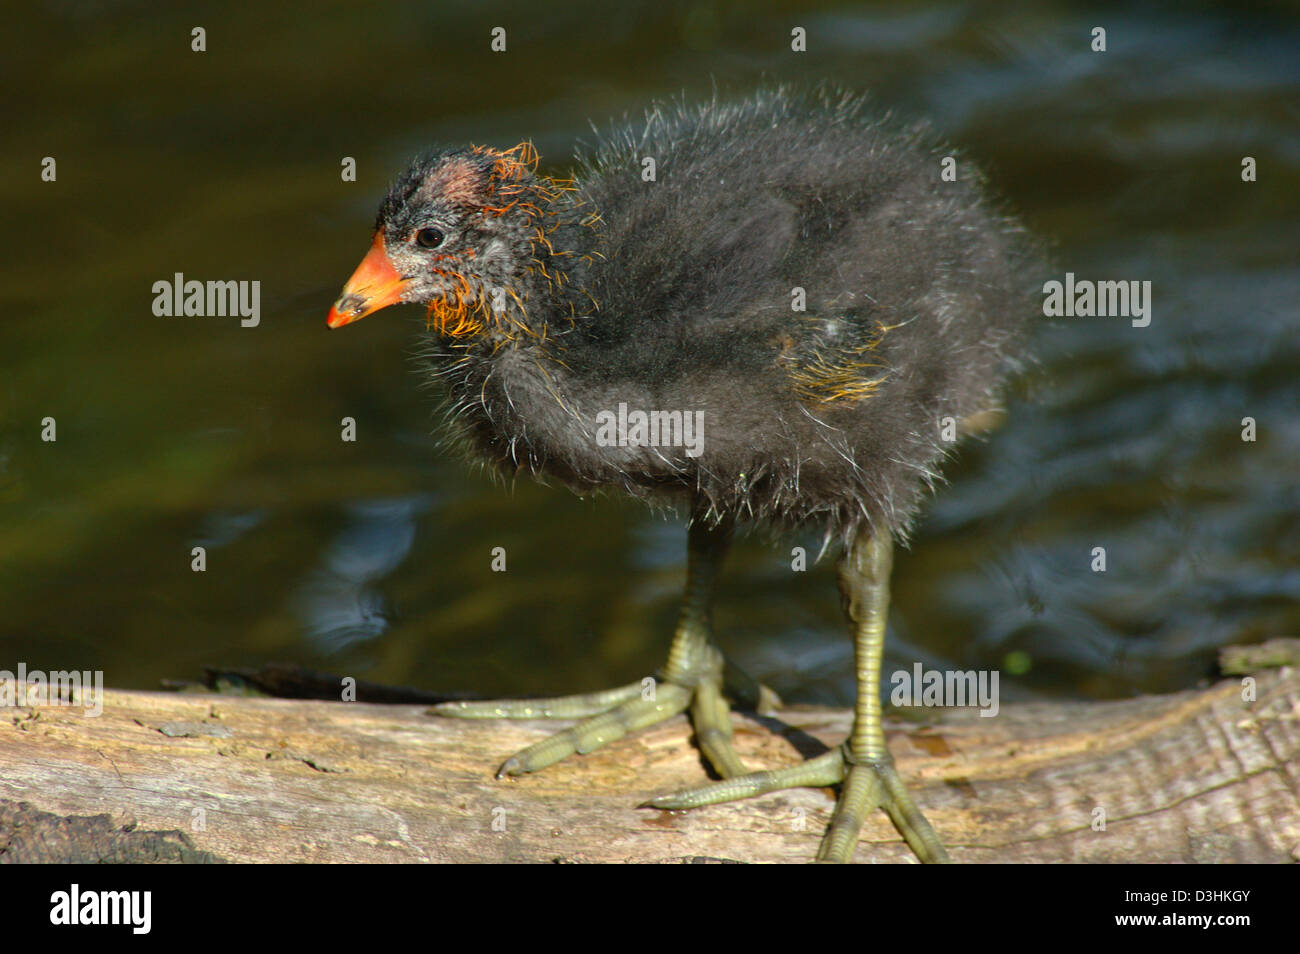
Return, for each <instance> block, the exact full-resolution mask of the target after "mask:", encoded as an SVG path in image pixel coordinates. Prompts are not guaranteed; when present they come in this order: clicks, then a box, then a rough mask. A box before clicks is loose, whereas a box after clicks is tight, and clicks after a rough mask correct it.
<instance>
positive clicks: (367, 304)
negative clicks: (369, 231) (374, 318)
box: [326, 232, 407, 328]
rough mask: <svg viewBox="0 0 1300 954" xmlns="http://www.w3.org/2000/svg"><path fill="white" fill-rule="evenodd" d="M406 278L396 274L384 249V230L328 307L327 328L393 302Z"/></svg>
mask: <svg viewBox="0 0 1300 954" xmlns="http://www.w3.org/2000/svg"><path fill="white" fill-rule="evenodd" d="M406 281H407V280H406V279H405V278H403V277H402V276H401V275H399V274H397V269H395V268H393V263H392V262H390V261H389V260H388V252H387V251H386V250H385V249H384V233H383V232H379V233H377V234H376V235H375V240H374V242H373V243H371V246H370V251H369V252H367V253H366V257H365V258H363V259H362V260H361V264H360V265H358V266H357V270H356V271H355V272H353V273H352V277H351V278H349V279H348V283H347V284H346V285H344V286H343V294H342V295H340V296H339V300H338V301H336V302H335V303H334V307H333V308H331V309H330V314H329V318H328V319H326V323H327V324H328V325H329V326H330V327H331V328H342V327H343V326H344V325H350V324H352V322H354V321H357V320H359V319H361V318H364V317H366V315H368V314H370V313H371V312H373V311H378V310H379V309H380V308H387V307H388V306H389V305H395V304H397V302H398V301H399V300H401V297H402V286H403V285H405V284H406Z"/></svg>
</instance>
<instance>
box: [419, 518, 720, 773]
mask: <svg viewBox="0 0 1300 954" xmlns="http://www.w3.org/2000/svg"><path fill="white" fill-rule="evenodd" d="M730 542H731V530H730V528H729V527H720V528H716V529H708V528H706V527H705V526H704V525H703V524H702V523H700V522H697V523H695V524H692V526H691V529H690V535H689V541H688V560H687V571H686V592H685V595H684V597H683V599H682V610H681V615H680V616H679V618H678V622H677V629H676V632H675V633H674V635H673V643H672V647H671V649H670V650H669V652H668V663H667V665H666V666H665V667H664V673H663V675H664V678H663V679H662V680H660V681H658V682H651V681H647V682H646V683H644V684H643V683H640V682H635V683H631V684H630V685H626V686H620V687H619V688H617V689H610V690H608V691H606V692H596V693H590V694H587V695H577V696H563V697H560V698H557V699H502V700H495V701H490V702H447V703H442V704H440V705H437V706H434V707H433V711H434V712H436V713H437V714H439V715H444V716H452V717H456V718H461V719H501V718H505V719H582V720H583V721H581V722H579V723H578V724H577V725H575V726H574V727H573V728H571V729H565V730H563V731H561V732H557V733H556V734H554V735H552V736H550V737H549V738H546V739H543V740H542V741H541V742H538V743H536V744H535V745H530V746H529V747H528V748H526V749H524V750H523V751H522V752H519V753H517V754H516V755H514V756H512V757H510V758H509V759H507V760H506V761H505V763H504V764H503V765H502V766H501V769H500V770H499V771H498V772H497V777H498V778H500V777H502V776H505V775H522V774H524V773H526V772H536V771H538V770H539V769H543V768H546V766H548V765H553V764H554V763H556V762H558V761H560V760H561V759H563V758H566V757H568V756H570V755H573V754H574V753H575V752H577V753H586V752H591V751H593V750H595V749H598V748H600V747H601V746H602V745H605V744H607V743H609V742H613V741H614V740H615V739H620V738H622V737H623V736H624V735H626V734H627V733H629V732H633V731H635V730H637V729H644V728H646V727H648V726H651V725H654V724H656V723H658V722H663V721H665V720H667V719H670V718H672V717H673V716H675V715H677V714H678V713H679V712H684V711H685V710H686V709H688V708H689V709H690V710H691V718H692V721H693V723H694V725H695V733H696V737H697V739H698V740H699V744H700V748H701V749H702V750H703V752H704V754H705V756H706V757H707V758H708V760H709V762H710V763H711V764H712V765H713V767H714V768H715V769H716V770H717V771H718V773H719V774H720V775H722V776H723V777H724V778H725V777H728V776H731V775H739V774H743V773H744V771H745V767H744V765H743V764H741V761H740V759H739V757H737V755H736V752H735V750H734V749H733V748H732V745H731V719H730V717H729V715H728V711H727V701H726V699H725V698H724V696H723V688H722V687H723V668H724V666H723V658H722V653H721V651H720V650H719V649H718V648H717V647H716V646H715V645H713V590H714V583H715V581H716V579H717V572H718V569H719V567H720V566H721V563H722V559H723V557H724V556H725V554H726V552H727V547H728V545H729V544H730Z"/></svg>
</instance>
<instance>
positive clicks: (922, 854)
mask: <svg viewBox="0 0 1300 954" xmlns="http://www.w3.org/2000/svg"><path fill="white" fill-rule="evenodd" d="M892 562H893V553H892V542H891V540H890V537H889V535H888V534H887V533H885V532H881V533H876V534H868V533H860V534H858V535H857V536H856V537H855V538H854V540H853V542H852V543H851V544H850V545H849V547H848V549H847V550H846V551H845V553H844V556H843V557H841V559H840V563H839V583H840V594H841V596H842V598H843V602H844V611H845V613H846V614H847V615H848V617H849V622H850V623H851V624H852V626H853V650H854V663H855V668H856V672H857V683H858V698H857V703H856V705H855V706H854V711H853V728H852V730H851V731H850V733H849V737H848V740H847V741H845V742H844V744H843V745H841V746H840V747H839V748H837V749H834V750H832V751H830V752H827V753H826V754H825V755H822V756H818V757H817V758H815V759H810V760H808V761H807V762H804V763H802V764H801V765H795V766H792V767H790V768H786V769H778V770H775V771H769V772H754V773H752V774H750V775H741V776H737V777H734V778H727V779H724V780H723V781H721V782H715V783H714V784H712V785H706V786H703V787H701V788H695V789H688V790H686V791H683V792H675V793H673V794H671V795H664V796H661V797H659V798H656V799H652V800H651V801H649V802H647V803H646V804H647V805H649V806H652V807H654V808H670V809H679V808H695V807H698V806H700V805H712V804H716V803H718V802H727V801H733V800H735V799H738V798H750V797H752V796H754V795H763V794H766V793H767V792H773V791H777V790H779V789H783V788H799V787H804V786H817V787H820V786H824V785H833V784H835V783H836V782H843V783H844V786H843V789H842V790H841V792H840V798H839V801H838V802H837V803H836V805H835V814H834V815H833V816H832V818H831V824H830V828H829V829H828V830H827V832H826V835H825V837H824V838H823V839H822V843H821V848H820V849H819V850H818V852H817V860H818V861H828V862H846V861H848V860H849V859H850V858H851V857H852V855H853V849H854V848H855V847H856V845H857V842H858V833H859V831H860V830H861V828H862V822H863V820H864V819H865V818H866V816H867V813H868V812H870V811H872V810H873V809H875V808H883V809H884V810H885V811H886V812H887V813H888V814H889V817H890V818H891V819H892V820H893V822H894V826H895V827H896V828H897V829H898V830H899V832H900V833H901V834H902V836H903V837H904V838H905V839H906V840H907V843H908V844H909V845H910V846H911V848H912V850H913V851H914V852H916V855H917V857H918V858H920V859H921V860H922V861H925V862H947V861H948V860H949V859H948V853H947V852H946V851H945V850H944V847H943V845H942V844H941V843H940V842H939V838H938V836H937V835H936V834H935V833H934V829H933V828H931V827H930V823H929V822H928V821H926V818H925V816H924V815H922V814H921V811H920V809H918V808H917V807H916V803H915V802H914V801H912V796H911V795H910V794H909V793H908V791H907V789H906V788H905V787H904V785H903V781H902V779H901V778H899V775H898V771H897V770H896V769H895V768H894V760H893V758H892V757H891V756H890V754H889V749H888V748H887V747H886V746H885V733H884V727H883V722H882V713H881V704H880V665H881V658H882V655H883V652H884V646H885V619H886V617H887V616H888V614H889V571H890V567H891V565H892Z"/></svg>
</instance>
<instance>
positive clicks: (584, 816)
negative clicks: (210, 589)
mask: <svg viewBox="0 0 1300 954" xmlns="http://www.w3.org/2000/svg"><path fill="white" fill-rule="evenodd" d="M1252 678H1254V680H1255V683H1254V686H1255V697H1254V699H1253V700H1251V699H1246V700H1244V699H1243V682H1242V679H1240V678H1238V679H1229V680H1225V681H1223V682H1220V683H1218V684H1216V685H1214V686H1212V687H1210V688H1208V689H1205V690H1200V691H1189V692H1182V693H1176V694H1173V695H1168V696H1154V697H1142V698H1137V699H1131V700H1124V701H1117V702H1090V703H1084V702H1052V703H1030V704H1020V705H1005V706H1003V707H1002V710H1001V712H1000V713H999V715H998V716H997V717H996V718H982V717H980V715H979V713H978V711H977V710H951V709H949V710H938V709H929V710H908V712H912V713H915V712H918V711H920V712H921V713H922V714H923V716H924V721H918V720H917V719H915V718H913V719H910V720H905V719H903V718H900V717H898V715H897V714H896V713H895V714H893V715H891V718H890V721H889V725H888V733H887V734H888V739H889V745H890V748H891V750H892V751H893V753H894V757H895V759H896V760H897V763H898V768H899V771H900V773H901V774H902V776H903V778H904V780H905V781H907V783H908V784H909V785H911V786H912V791H913V794H914V796H915V797H916V800H917V803H918V804H919V805H920V806H921V807H922V809H923V810H924V811H925V812H926V814H927V815H928V817H929V818H930V821H931V822H932V823H933V825H934V827H935V829H936V830H937V831H938V832H939V834H940V836H941V837H942V838H943V840H944V841H945V843H946V844H947V846H948V849H949V851H950V853H951V854H952V857H953V860H954V861H957V862H1047V861H1050V862H1065V861H1072V862H1224V861H1237V862H1285V861H1293V860H1296V859H1300V671H1297V670H1295V669H1293V668H1283V669H1280V670H1273V671H1267V672H1262V673H1260V674H1258V675H1257V676H1256V677H1252ZM1247 695H1248V694H1247ZM0 711H2V712H3V716H4V718H3V723H2V724H0V861H9V862H16V861H69V860H73V861H99V860H106V861H138V860H145V861H229V862H257V861H279V862H549V861H565V862H628V861H633V862H681V861H699V860H734V861H749V862H759V861H770V862H779V861H787V862H805V861H808V860H810V859H811V858H812V856H813V853H814V852H815V851H816V848H817V843H818V839H819V838H820V836H821V834H822V831H823V830H824V828H825V826H826V824H827V822H828V820H829V818H830V813H831V809H832V807H833V804H834V796H835V793H834V792H833V791H832V790H830V789H808V790H795V791H786V792H779V793H773V794H771V795H767V796H764V797H761V798H758V799H751V800H748V801H743V802H737V803H733V804H728V805H719V806H713V807H709V808H703V809H699V810H696V811H692V812H681V813H670V812H663V811H656V810H650V809H641V808H637V807H636V806H637V805H638V803H640V802H641V801H643V800H644V799H646V798H648V797H650V796H651V795H654V794H656V793H660V792H664V791H669V790H673V789H677V788H683V787H687V786H690V785H696V784H700V783H701V782H703V781H705V780H706V778H707V777H708V776H707V774H706V772H705V770H704V768H703V765H702V763H701V760H700V757H699V754H698V751H697V750H696V749H695V748H694V746H693V745H692V744H691V740H690V727H689V724H688V722H687V720H686V719H685V718H684V717H678V718H676V719H673V720H672V721H670V722H668V723H665V724H663V725H660V726H657V727H655V728H652V729H649V730H646V731H644V732H641V733H638V734H635V735H633V736H630V737H627V738H624V739H621V740H619V741H617V742H615V743H613V744H611V745H609V746H607V747H606V748H604V749H601V750H598V751H597V752H594V753H592V754H590V755H586V756H578V757H573V758H570V759H567V760H566V761H564V762H562V763H560V764H558V765H555V766H552V767H551V768H549V769H547V770H546V771H544V772H541V773H538V774H536V775H532V776H528V777H525V778H522V779H514V780H505V781H497V780H496V779H495V778H493V771H494V770H495V768H496V766H497V765H498V764H499V763H500V761H501V760H502V759H503V758H504V757H505V756H507V755H509V754H511V753H512V752H513V751H515V750H516V749H518V748H521V747H523V746H525V745H528V744H530V743H532V742H535V741H537V740H538V739H540V738H542V737H543V736H544V735H546V734H547V733H548V732H549V731H552V730H553V729H554V724H551V723H543V722H504V721H488V722H465V721H458V720H450V719H442V718H437V717H433V716H430V715H428V714H426V711H425V707H424V706H421V705H377V704H371V703H342V702H320V701H303V700H287V699H268V698H243V697H230V696H222V695H216V694H189V693H163V692H127V691H113V690H109V691H108V692H106V693H105V700H104V709H103V713H102V715H100V716H98V717H93V718H92V717H87V716H85V715H83V714H82V710H81V709H78V708H70V707H64V706H48V705H47V706H39V707H15V708H10V709H6V710H0ZM849 722H850V714H849V713H848V712H847V711H837V710H827V709H817V708H807V707H791V708H787V709H785V710H783V711H781V712H780V713H779V714H778V715H777V716H776V717H772V718H764V717H758V716H753V715H744V714H737V715H736V716H735V726H736V746H737V749H738V751H739V752H740V755H741V757H742V758H743V759H744V760H745V762H746V764H747V765H749V766H752V767H753V768H775V767H778V766H782V765H787V764H791V763H793V762H794V761H796V760H798V759H801V758H805V757H807V756H810V755H816V754H818V753H819V752H821V751H825V749H826V747H828V746H831V745H835V744H837V743H838V742H839V741H840V740H841V739H842V738H843V737H844V735H845V733H846V732H847V731H848V727H849ZM1102 820H1104V828H1102V827H1101V826H1100V824H1099V822H1100V821H1102ZM856 857H857V860H858V861H861V862H873V861H874V862H909V861H912V860H914V859H913V858H912V855H911V853H910V852H909V851H908V849H907V848H906V846H905V845H904V844H903V843H902V841H901V839H900V838H899V836H898V834H897V832H896V831H895V830H894V828H893V826H892V825H891V824H890V822H889V820H888V819H887V818H886V817H885V816H884V815H883V814H882V813H880V812H876V813H873V815H872V817H871V818H870V819H869V820H868V822H867V825H866V827H865V828H864V830H863V835H862V840H861V842H860V844H859V847H858V850H857V856H856Z"/></svg>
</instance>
